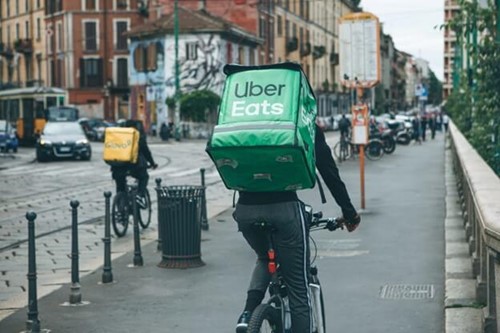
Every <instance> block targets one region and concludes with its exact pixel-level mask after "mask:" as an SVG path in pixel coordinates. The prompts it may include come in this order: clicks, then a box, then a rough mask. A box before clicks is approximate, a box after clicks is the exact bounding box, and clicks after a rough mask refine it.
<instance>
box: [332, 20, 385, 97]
mask: <svg viewBox="0 0 500 333" xmlns="http://www.w3.org/2000/svg"><path fill="white" fill-rule="evenodd" d="M339 39H340V59H339V60H340V80H341V82H342V84H343V85H344V86H348V87H355V86H357V85H360V86H362V87H365V88H371V87H373V86H375V85H376V84H377V83H378V82H379V81H380V25H379V20H378V18H377V17H376V16H375V15H373V14H371V13H367V12H362V13H352V14H349V15H346V16H343V17H342V18H341V19H340V30H339Z"/></svg>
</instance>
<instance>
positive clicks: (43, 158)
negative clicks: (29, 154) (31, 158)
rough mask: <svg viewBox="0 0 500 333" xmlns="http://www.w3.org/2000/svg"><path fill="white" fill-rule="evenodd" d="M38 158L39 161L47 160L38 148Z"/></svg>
mask: <svg viewBox="0 0 500 333" xmlns="http://www.w3.org/2000/svg"><path fill="white" fill-rule="evenodd" d="M36 160H37V161H38V162H45V161H47V158H46V157H44V156H43V155H42V153H40V151H39V150H37V151H36Z"/></svg>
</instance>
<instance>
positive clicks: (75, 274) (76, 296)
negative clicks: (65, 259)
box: [69, 200, 82, 304]
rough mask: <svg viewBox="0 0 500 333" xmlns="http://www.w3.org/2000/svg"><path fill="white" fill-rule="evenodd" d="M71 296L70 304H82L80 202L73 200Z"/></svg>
mask: <svg viewBox="0 0 500 333" xmlns="http://www.w3.org/2000/svg"><path fill="white" fill-rule="evenodd" d="M69 205H70V206H71V294H70V295H69V304H80V303H81V302H82V293H81V290H80V276H79V267H78V266H79V265H78V257H79V254H78V206H79V205H80V203H79V202H78V200H71V202H70V203H69Z"/></svg>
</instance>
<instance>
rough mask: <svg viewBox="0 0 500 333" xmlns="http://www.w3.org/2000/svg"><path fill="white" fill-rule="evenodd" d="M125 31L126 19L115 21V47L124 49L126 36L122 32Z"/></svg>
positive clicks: (125, 47)
mask: <svg viewBox="0 0 500 333" xmlns="http://www.w3.org/2000/svg"><path fill="white" fill-rule="evenodd" d="M125 31H127V21H118V22H116V42H115V45H116V49H117V50H126V49H127V37H125V36H124V35H123V33H124V32H125Z"/></svg>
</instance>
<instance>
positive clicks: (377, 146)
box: [333, 137, 384, 162]
mask: <svg viewBox="0 0 500 333" xmlns="http://www.w3.org/2000/svg"><path fill="white" fill-rule="evenodd" d="M359 146H360V145H357V144H354V143H352V141H351V140H350V139H348V138H346V139H344V141H343V140H342V137H341V139H340V141H339V142H337V143H336V144H335V146H333V154H334V155H335V157H336V158H337V159H338V160H339V161H340V162H342V161H346V160H347V159H350V158H353V157H355V156H357V155H359ZM364 149H365V150H364V151H365V156H366V158H368V159H369V160H371V161H377V160H379V159H381V158H382V156H384V143H383V142H382V141H381V140H380V139H376V138H370V139H369V140H368V144H366V145H364Z"/></svg>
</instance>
